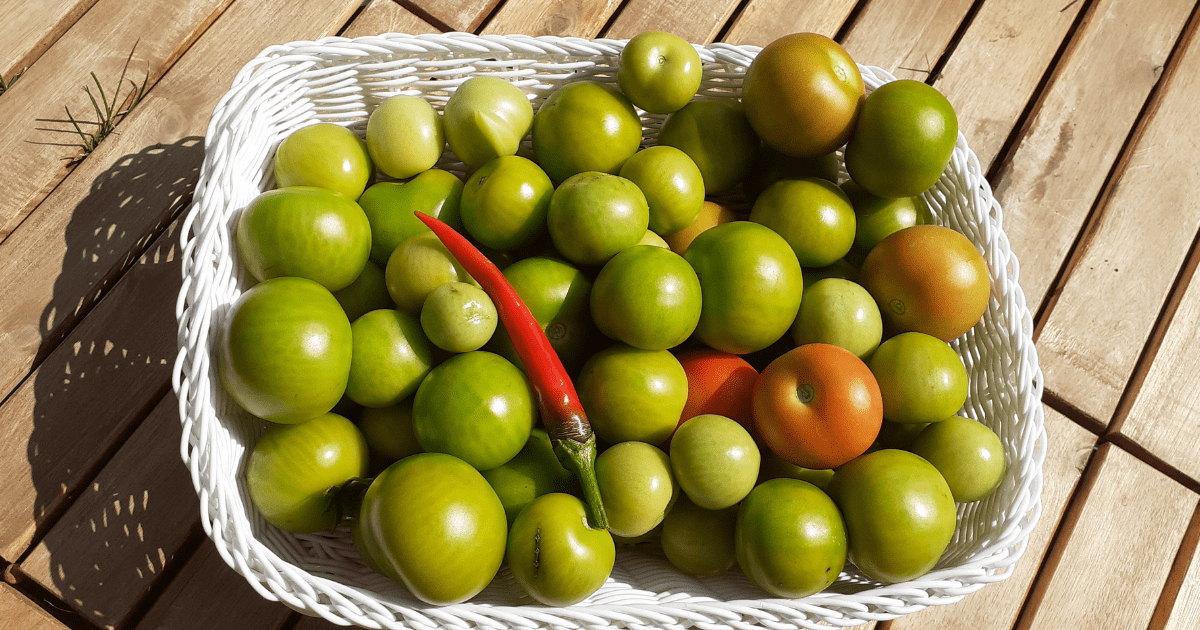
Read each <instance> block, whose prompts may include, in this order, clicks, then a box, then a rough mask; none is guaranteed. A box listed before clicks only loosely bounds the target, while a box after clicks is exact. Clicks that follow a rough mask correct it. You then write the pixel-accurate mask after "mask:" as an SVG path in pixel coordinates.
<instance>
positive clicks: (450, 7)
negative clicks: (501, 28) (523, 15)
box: [410, 0, 500, 33]
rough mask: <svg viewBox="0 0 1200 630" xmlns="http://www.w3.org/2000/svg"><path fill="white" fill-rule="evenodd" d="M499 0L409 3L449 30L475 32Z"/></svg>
mask: <svg viewBox="0 0 1200 630" xmlns="http://www.w3.org/2000/svg"><path fill="white" fill-rule="evenodd" d="M499 3H500V0H412V1H411V2H410V4H411V5H412V6H414V7H416V8H417V9H418V10H420V11H424V12H426V13H427V14H429V16H430V17H432V18H433V19H435V20H438V21H440V22H442V23H443V24H445V25H446V26H449V27H450V29H451V30H454V31H463V32H470V33H473V32H475V30H476V29H478V28H479V25H480V24H482V23H483V20H484V19H485V18H487V16H488V14H489V13H491V12H492V9H495V8H496V5H497V4H499Z"/></svg>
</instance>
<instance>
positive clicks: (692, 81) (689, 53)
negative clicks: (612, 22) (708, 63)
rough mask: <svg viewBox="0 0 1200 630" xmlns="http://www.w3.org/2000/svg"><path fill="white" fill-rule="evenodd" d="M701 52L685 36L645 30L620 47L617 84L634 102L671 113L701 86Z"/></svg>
mask: <svg viewBox="0 0 1200 630" xmlns="http://www.w3.org/2000/svg"><path fill="white" fill-rule="evenodd" d="M702 74H703V67H702V65H701V63H700V55H699V54H698V53H697V52H696V49H695V48H693V47H692V45H691V44H689V43H687V42H686V41H684V40H683V39H682V38H680V37H678V36H676V35H672V34H671V33H664V32H662V31H646V32H644V33H641V34H639V35H637V36H636V37H634V38H633V39H631V40H629V43H628V44H626V45H625V48H624V49H622V50H621V59H620V64H619V66H618V69H617V84H618V85H620V86H621V91H622V92H624V93H625V95H626V96H628V97H629V100H631V101H633V104H634V105H637V106H638V107H641V108H642V109H644V110H646V111H648V112H650V113H652V114H670V113H671V112H673V111H675V110H677V109H679V108H680V107H683V106H684V105H687V104H688V101H690V100H692V97H693V96H695V95H696V91H697V90H699V89H700V79H701V76H702Z"/></svg>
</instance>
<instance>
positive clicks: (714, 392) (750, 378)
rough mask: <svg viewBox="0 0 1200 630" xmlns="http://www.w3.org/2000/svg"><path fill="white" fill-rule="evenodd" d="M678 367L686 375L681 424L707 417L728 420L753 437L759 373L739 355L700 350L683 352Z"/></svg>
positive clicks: (680, 417)
mask: <svg viewBox="0 0 1200 630" xmlns="http://www.w3.org/2000/svg"><path fill="white" fill-rule="evenodd" d="M676 358H677V359H679V364H680V365H682V366H683V371H684V373H685V374H687V381H688V392H687V402H686V403H684V405H683V413H682V414H680V416H679V424H683V423H684V422H687V421H688V420H690V419H692V418H694V417H696V416H702V415H706V414H715V415H718V416H725V417H726V418H729V419H731V420H734V421H736V422H737V423H738V424H740V425H742V427H743V428H744V429H746V430H747V431H749V432H750V435H754V434H755V431H754V421H753V420H752V419H751V416H750V397H751V396H752V395H753V393H754V381H755V380H757V379H758V370H755V369H754V367H753V366H751V365H750V364H749V363H747V362H746V360H745V359H743V358H742V357H739V356H738V355H736V354H729V353H728V352H721V351H719V350H711V349H700V350H688V351H685V352H681V353H680V354H679V356H678V357H676Z"/></svg>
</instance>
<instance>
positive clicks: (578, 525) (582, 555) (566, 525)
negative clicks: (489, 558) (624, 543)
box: [505, 493, 617, 606]
mask: <svg viewBox="0 0 1200 630" xmlns="http://www.w3.org/2000/svg"><path fill="white" fill-rule="evenodd" d="M616 554H617V550H616V545H615V544H614V543H613V538H612V536H611V535H609V533H608V532H607V531H606V530H603V529H593V528H591V527H589V526H588V522H587V510H586V509H585V508H584V505H583V502H582V501H580V500H579V499H578V498H576V497H573V496H571V495H569V494H560V493H551V494H547V495H544V496H541V497H538V498H537V499H534V501H533V502H531V503H530V504H529V505H528V506H526V507H525V509H523V510H521V513H520V514H519V515H518V516H517V518H516V519H515V520H514V521H513V524H512V530H511V531H510V532H509V536H508V550H507V553H506V554H505V559H506V560H507V561H508V567H509V569H511V570H512V575H513V579H515V580H516V581H517V584H520V585H521V588H523V589H525V592H526V593H529V594H530V595H531V596H533V598H534V599H536V600H538V601H539V602H541V603H543V604H545V605H547V606H571V605H574V604H577V603H579V602H581V601H583V600H584V599H586V598H587V596H588V595H591V594H592V593H594V592H596V590H597V589H599V588H600V587H601V586H603V585H604V582H605V581H606V580H607V579H608V576H609V574H611V573H612V569H613V564H614V563H615V562H616Z"/></svg>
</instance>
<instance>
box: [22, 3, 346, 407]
mask: <svg viewBox="0 0 1200 630" xmlns="http://www.w3.org/2000/svg"><path fill="white" fill-rule="evenodd" d="M357 6H358V2H357V1H356V0H339V1H338V2H328V1H325V0H302V1H293V0H273V1H270V2H239V3H237V4H235V5H234V6H232V7H231V8H230V9H229V11H228V12H227V13H226V14H225V15H223V16H222V18H221V19H220V20H217V22H216V23H215V24H213V26H212V28H210V29H209V30H208V31H207V32H205V34H204V35H203V36H202V37H201V38H200V39H199V40H197V42H196V44H195V46H194V47H193V49H192V50H190V51H189V52H188V53H187V54H185V55H184V56H183V57H182V58H181V59H180V60H179V61H178V63H176V64H175V66H174V67H173V68H172V69H171V71H170V72H168V73H167V75H166V76H164V77H163V78H162V80H161V81H159V82H158V84H157V85H155V86H154V89H152V90H151V91H150V92H149V93H148V94H147V96H146V98H145V99H144V100H143V101H142V103H141V104H140V105H139V106H138V107H137V108H136V109H135V110H134V111H133V113H131V114H130V115H129V118H128V119H126V120H125V122H124V123H123V124H122V125H121V131H120V133H119V134H116V135H113V136H110V137H109V138H108V140H106V141H105V142H104V143H102V144H101V145H100V147H98V148H97V149H96V151H95V152H94V153H92V155H91V156H89V157H88V159H87V160H85V161H84V162H83V163H82V164H80V165H79V166H78V167H76V168H75V170H74V171H72V172H71V174H70V176H68V177H67V178H66V179H65V180H63V181H62V183H61V184H59V185H58V187H57V188H56V189H55V190H54V192H53V193H51V194H50V196H49V197H47V198H46V200H45V201H44V202H42V203H41V204H40V205H39V207H38V209H37V210H36V211H35V212H34V213H33V214H32V215H30V216H29V218H28V219H27V220H26V221H25V222H24V223H22V224H21V226H20V227H19V228H18V229H17V230H16V231H14V232H13V233H12V234H11V235H10V237H9V238H8V239H7V240H5V241H3V242H2V243H0V295H15V296H20V297H19V298H18V299H6V300H0V347H3V348H4V349H5V352H3V353H0V399H3V398H4V397H5V396H6V395H7V394H8V393H9V392H11V391H12V390H13V388H14V387H16V385H17V384H18V383H19V382H21V380H22V379H24V378H25V377H26V376H27V375H28V373H29V370H30V368H31V367H32V366H33V365H35V363H36V362H37V361H38V360H40V357H44V356H46V355H47V354H48V353H49V352H50V351H51V350H53V349H54V347H55V346H56V345H57V344H58V343H59V341H60V340H61V339H62V337H63V335H64V334H66V331H68V330H70V329H71V327H73V326H74V325H75V324H76V323H77V322H78V321H79V314H80V313H81V312H84V311H86V309H88V308H90V307H91V306H92V305H93V304H94V303H95V302H96V301H97V300H98V299H99V298H100V297H101V296H102V295H103V293H104V292H105V291H106V290H107V289H108V288H109V287H110V286H111V285H112V283H113V282H115V281H116V279H117V277H119V275H120V273H121V272H122V271H123V270H124V269H126V268H128V267H129V266H130V265H131V264H133V263H135V262H136V261H137V259H138V252H140V251H141V250H142V249H143V248H144V247H145V246H146V244H147V242H148V241H149V240H150V239H151V238H152V237H153V235H154V234H157V233H158V232H161V231H162V228H163V226H164V225H165V224H166V223H167V222H169V221H170V219H171V217H172V216H173V215H175V214H177V213H179V212H181V211H182V209H183V208H184V207H185V206H186V205H187V204H188V203H189V202H190V200H191V195H192V192H193V190H194V189H195V185H196V181H197V180H198V178H199V175H200V165H201V163H202V162H203V161H204V147H203V135H204V133H205V130H206V127H207V126H208V121H209V118H210V117H211V114H212V110H213V108H214V107H215V105H216V103H217V101H218V100H219V99H220V98H221V96H223V95H224V94H225V92H226V91H227V90H228V89H229V84H230V82H231V81H232V78H233V76H234V75H235V74H236V73H237V71H238V70H239V69H240V68H241V67H242V66H244V65H245V64H246V62H247V61H249V60H250V59H252V58H254V57H255V56H256V55H257V54H258V53H259V52H260V51H261V50H262V49H263V48H265V47H266V46H267V45H269V44H270V43H278V42H287V41H295V40H302V39H316V38H319V37H321V36H324V35H329V34H332V33H335V32H337V30H338V29H339V28H341V26H342V25H343V24H345V22H346V20H348V19H349V18H350V16H351V15H352V14H353V12H354V9H355V8H357ZM285 9H286V10H285ZM247 25H253V26H250V27H248V26H247ZM251 35H252V36H251ZM173 301H174V300H173V299H172V302H173Z"/></svg>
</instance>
